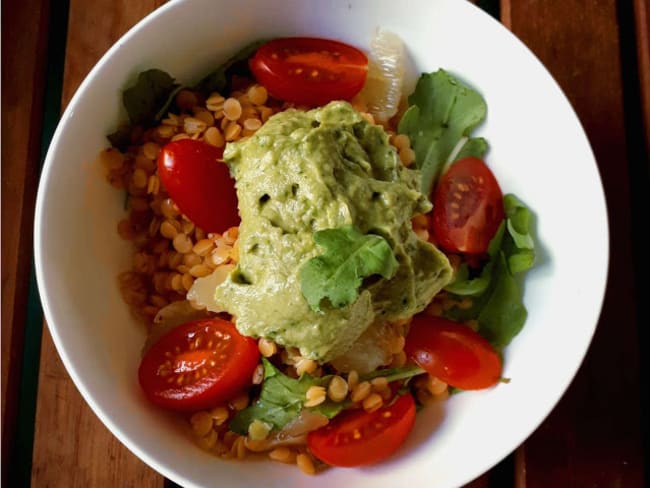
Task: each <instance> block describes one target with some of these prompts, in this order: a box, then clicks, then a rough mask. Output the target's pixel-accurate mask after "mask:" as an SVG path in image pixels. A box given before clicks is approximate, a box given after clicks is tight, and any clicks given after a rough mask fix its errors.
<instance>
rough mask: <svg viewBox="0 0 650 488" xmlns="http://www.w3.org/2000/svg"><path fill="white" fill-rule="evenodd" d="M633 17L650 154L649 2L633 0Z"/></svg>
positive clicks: (642, 107) (647, 144)
mask: <svg viewBox="0 0 650 488" xmlns="http://www.w3.org/2000/svg"><path fill="white" fill-rule="evenodd" d="M634 18H635V21H636V22H635V24H636V25H635V27H636V29H635V30H636V46H637V57H638V65H639V87H640V98H641V110H642V117H643V126H644V129H645V145H646V154H650V4H649V3H648V1H647V0H635V1H634Z"/></svg>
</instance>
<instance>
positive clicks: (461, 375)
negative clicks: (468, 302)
mask: <svg viewBox="0 0 650 488" xmlns="http://www.w3.org/2000/svg"><path fill="white" fill-rule="evenodd" d="M404 352H406V354H407V356H408V357H409V358H411V359H412V360H413V361H415V363H416V364H417V365H418V366H420V367H421V368H422V369H424V370H426V371H427V373H429V374H430V375H432V376H435V377H436V378H438V379H440V380H442V381H444V382H445V383H447V384H449V385H451V386H455V387H456V388H461V389H463V390H478V389H481V388H488V387H490V386H494V385H495V384H496V383H498V382H499V380H500V378H501V368H502V365H501V358H500V357H499V355H498V354H497V352H496V351H495V350H494V348H493V347H492V346H491V345H490V343H489V342H488V341H486V340H485V339H483V337H481V336H480V335H479V334H478V333H476V332H474V331H473V330H472V329H470V328H469V327H468V326H466V325H464V324H460V323H458V322H453V321H451V320H447V319H444V318H442V317H431V316H428V315H416V316H415V317H413V321H412V322H411V327H410V329H409V334H408V336H407V337H406V344H405V346H404Z"/></svg>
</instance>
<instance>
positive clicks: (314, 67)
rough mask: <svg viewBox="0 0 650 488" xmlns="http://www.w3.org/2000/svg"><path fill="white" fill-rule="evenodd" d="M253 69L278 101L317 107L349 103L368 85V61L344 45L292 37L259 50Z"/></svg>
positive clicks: (253, 61) (258, 79) (272, 42)
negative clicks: (337, 101) (338, 102)
mask: <svg viewBox="0 0 650 488" xmlns="http://www.w3.org/2000/svg"><path fill="white" fill-rule="evenodd" d="M250 68H251V71H252V72H253V74H254V75H255V78H257V81H258V82H259V83H261V84H262V85H264V87H265V88H266V89H267V90H268V92H269V93H270V94H271V95H272V96H274V97H275V98H278V99H280V100H283V101H286V102H292V103H297V104H300V105H308V106H312V107H314V106H319V105H325V104H326V103H328V102H331V101H332V100H350V99H351V98H352V97H354V96H355V95H356V94H357V93H359V92H360V91H361V88H363V85H364V83H365V82H366V75H367V74H368V58H367V57H366V55H365V54H364V53H363V52H361V51H359V50H358V49H356V48H354V47H352V46H348V45H347V44H343V43H342V42H338V41H332V40H329V39H316V38H312V37H289V38H284V39H275V40H273V41H270V42H267V43H266V44H264V45H263V46H262V47H260V48H259V49H258V50H257V52H256V53H255V55H254V56H253V58H252V59H251V60H250Z"/></svg>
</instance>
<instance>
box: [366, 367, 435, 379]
mask: <svg viewBox="0 0 650 488" xmlns="http://www.w3.org/2000/svg"><path fill="white" fill-rule="evenodd" d="M424 373H426V371H424V370H423V369H422V368H420V367H419V366H415V365H408V366H401V367H398V368H386V369H378V370H375V371H371V372H370V373H367V374H364V375H361V377H360V378H359V380H360V381H370V380H372V379H375V378H379V377H380V376H383V377H384V378H386V381H388V382H389V383H391V382H393V381H400V380H409V379H411V378H413V377H414V376H419V375H421V374H424Z"/></svg>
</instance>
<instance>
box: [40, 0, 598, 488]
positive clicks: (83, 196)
mask: <svg viewBox="0 0 650 488" xmlns="http://www.w3.org/2000/svg"><path fill="white" fill-rule="evenodd" d="M379 26H381V27H383V28H387V29H390V30H392V31H394V32H396V33H397V34H398V35H399V36H400V37H401V38H402V39H403V40H404V42H405V44H406V46H407V50H408V53H409V56H410V60H411V61H412V64H413V66H414V67H415V68H416V69H417V70H418V72H420V71H434V70H436V69H437V68H438V67H444V68H446V69H448V70H450V71H451V72H453V73H455V74H457V75H459V76H461V77H462V78H463V79H464V80H466V81H467V82H469V83H470V84H471V85H473V86H474V87H476V88H478V89H479V90H480V91H481V93H482V94H483V95H484V97H485V99H486V100H487V104H488V118H487V122H486V123H485V124H483V126H482V127H481V128H480V130H479V133H480V134H481V135H483V136H484V137H486V138H487V139H488V141H489V143H490V152H489V154H488V163H489V165H490V166H491V167H492V168H493V170H494V172H495V174H496V176H497V178H498V180H499V181H500V184H501V187H502V188H503V189H504V191H505V192H514V193H516V194H517V195H518V196H519V197H520V198H522V199H523V200H524V201H525V202H526V203H527V204H529V205H530V207H531V208H532V209H534V211H535V213H536V214H537V222H538V223H537V235H538V240H539V243H540V245H539V247H540V249H539V259H538V264H537V267H536V268H535V269H534V270H533V271H532V272H530V274H529V276H528V278H527V280H526V283H525V304H526V306H527V307H528V310H529V318H528V321H527V323H526V326H525V328H524V330H523V331H522V332H521V334H519V336H518V337H517V338H516V339H515V340H514V341H513V342H512V344H511V345H510V346H509V347H508V348H507V351H506V353H505V372H504V374H505V376H507V377H510V378H512V382H511V383H510V384H507V385H505V384H504V385H500V386H498V387H497V388H494V389H492V390H489V391H481V392H477V393H463V394H460V395H455V396H453V397H452V398H451V399H450V400H449V401H448V402H447V403H446V404H445V405H444V407H443V408H442V409H438V410H435V409H425V410H424V411H423V412H421V413H420V414H419V415H418V418H417V423H416V427H415V431H414V432H413V434H412V435H411V437H410V438H409V440H408V442H407V443H406V445H405V446H404V447H403V448H402V449H400V451H399V453H398V454H397V455H396V456H395V457H393V458H392V459H391V460H390V461H388V462H385V463H383V464H381V465H378V466H375V467H371V468H364V469H332V470H329V471H327V472H326V473H325V474H322V475H319V476H317V477H314V478H307V477H306V476H305V475H303V474H301V473H300V472H299V470H297V469H295V467H291V466H285V465H281V464H277V463H271V462H253V463H248V464H243V463H241V462H225V461H221V460H219V459H217V458H214V457H212V456H210V455H208V454H206V453H205V452H202V451H201V450H200V449H199V448H198V447H196V446H195V445H194V444H193V442H192V441H191V440H190V438H189V436H188V435H187V433H186V431H185V430H184V428H183V427H182V426H181V423H180V421H179V420H178V418H176V417H174V416H173V415H169V414H167V413H165V412H162V411H160V410H158V409H156V408H154V407H153V406H151V405H149V404H148V403H147V402H146V401H145V399H144V398H143V396H142V395H141V393H140V390H139V387H138V383H137V379H136V371H137V367H138V363H139V358H140V349H141V346H142V343H143V341H144V331H143V329H142V327H141V326H139V325H137V324H136V323H135V322H134V321H133V320H132V318H131V317H130V316H129V313H128V311H127V307H126V306H125V305H124V304H123V302H122V300H121V298H120V294H119V291H118V288H117V283H116V275H117V273H118V271H120V270H124V269H127V268H128V266H129V262H130V260H129V256H130V248H129V245H128V244H126V243H124V242H122V241H121V240H120V239H119V238H118V236H117V233H116V223H117V221H118V220H119V219H120V218H121V217H122V215H123V209H122V200H123V196H122V195H121V193H120V192H117V191H115V190H113V189H112V188H111V187H110V186H109V185H107V184H106V183H105V181H104V179H103V177H102V174H101V171H100V168H98V167H97V165H95V164H94V163H93V161H94V160H95V157H96V154H97V153H98V151H99V150H100V149H102V148H103V147H104V146H105V145H106V139H105V137H104V136H105V134H107V133H108V132H110V131H111V130H113V129H114V128H115V126H116V124H117V122H118V120H120V119H123V118H124V117H125V114H124V112H123V110H122V109H121V102H120V100H121V99H120V91H121V89H122V88H124V87H125V85H126V84H127V83H128V82H130V81H132V80H133V79H134V76H135V75H136V74H137V73H138V72H139V71H141V70H143V69H147V68H151V67H159V68H162V69H164V70H166V71H168V72H169V73H171V74H172V75H173V76H175V77H176V78H177V79H179V80H183V81H187V82H192V81H195V80H198V79H199V78H200V77H201V75H202V74H205V73H206V72H208V71H209V70H210V69H211V68H213V67H215V66H217V65H218V64H219V63H220V62H221V61H223V60H224V59H226V58H227V57H228V55H230V54H231V53H233V52H234V51H235V50H236V49H238V48H239V47H241V46H243V45H245V44H247V43H248V42H250V41H253V40H256V39H259V38H271V37H275V36H287V35H311V36H321V37H329V38H337V39H341V40H343V41H345V42H348V43H351V44H353V45H357V46H360V47H367V46H368V45H369V42H370V39H371V38H372V36H373V33H374V31H375V29H376V28H377V27H379ZM468 33H470V34H469V35H468ZM576 185H578V186H576ZM576 191H579V192H580V197H579V198H576ZM35 247H36V251H35V252H36V266H37V276H38V283H39V287H40V292H41V298H42V301H43V306H44V310H45V315H46V318H47V321H48V324H49V327H50V331H51V333H52V337H53V338H54V342H55V344H56V347H57V349H58V351H59V354H60V355H61V358H62V359H63V362H64V364H65V366H66V368H67V370H68V372H69V373H70V375H71V376H72V379H73V380H74V382H75V384H76V386H77V387H78V388H79V390H80V391H81V393H82V394H83V396H84V398H85V399H86V401H87V402H88V404H89V405H90V406H91V408H92V409H93V410H94V411H95V413H96V414H97V415H98V416H99V417H100V418H101V420H102V421H103V422H104V423H105V424H106V425H107V426H108V428H109V429H110V430H111V432H113V434H114V435H115V436H116V437H118V438H119V439H120V440H121V441H122V442H123V443H124V444H125V445H126V446H127V447H128V448H129V449H130V450H131V451H133V452H134V453H135V454H136V455H137V456H139V457H140V458H141V459H142V460H144V461H145V462H146V463H147V464H149V465H150V466H152V467H153V468H154V469H156V470H158V471H159V472H160V473H162V474H164V475H165V476H167V477H169V478H171V479H172V480H174V481H176V482H178V483H180V484H181V485H184V486H186V487H190V486H214V485H215V484H216V483H219V484H220V485H222V486H242V487H244V486H246V487H248V486H255V485H254V483H258V484H259V486H282V487H286V486H306V485H307V484H309V486H312V487H318V486H323V487H324V486H355V487H357V488H361V487H365V486H368V487H373V488H378V487H381V486H386V487H394V486H405V485H406V483H407V482H409V483H417V482H424V483H426V486H433V487H438V488H441V487H451V486H458V485H462V484H463V483H465V482H468V481H470V480H471V479H473V478H474V477H476V476H478V475H480V474H481V473H482V472H484V471H486V470H488V469H489V468H490V467H491V466H492V465H494V464H495V463H497V462H498V461H499V460H500V459H502V458H503V457H505V456H506V455H507V454H508V453H510V452H511V451H512V450H513V449H514V448H516V447H517V446H518V445H519V444H520V443H521V442H522V441H524V440H525V439H526V437H527V436H528V435H530V434H531V432H532V431H533V430H534V429H535V428H536V427H537V426H538V425H539V424H540V422H541V421H542V420H543V419H544V418H545V417H546V415H547V414H548V413H549V412H550V411H551V409H552V408H553V406H554V405H555V404H556V402H557V401H558V400H559V398H560V397H561V396H562V394H563V392H564V391H565V389H566V388H567V386H568V385H569V383H570V381H571V379H572V378H573V376H574V374H575V372H576V370H577V369H578V366H579V365H580V362H581V360H582V358H583V356H584V354H585V352H586V350H587V347H588V345H589V342H590V339H591V337H592V334H593V332H594V328H595V325H596V322H597V319H598V315H599V312H600V307H601V303H602V298H603V293H604V287H605V281H606V274H607V263H608V229H607V218H606V209H605V200H604V197H603V192H602V187H601V183H600V179H599V175H598V172H597V168H596V165H595V162H594V158H593V155H592V152H591V149H590V147H589V144H588V142H587V139H586V137H585V134H584V132H583V130H582V128H581V126H580V124H579V122H578V119H577V117H576V115H575V113H574V112H573V110H572V109H571V107H570V105H569V103H568V101H567V100H566V98H565V96H564V95H563V94H562V93H561V91H560V89H559V87H558V86H557V85H556V83H555V82H554V81H553V79H552V78H551V76H550V75H549V73H548V72H547V71H546V70H545V69H544V67H543V66H542V65H541V64H540V62H539V61H538V60H537V59H536V58H535V57H534V56H533V55H532V54H531V53H530V52H529V51H528V50H527V49H526V48H525V47H524V45H523V44H521V43H520V42H519V41H518V40H517V39H516V38H515V37H514V36H513V35H512V34H510V33H509V32H508V31H507V30H506V29H505V28H504V27H503V26H502V25H500V24H499V23H498V22H496V21H495V20H493V19H492V18H490V17H489V16H488V15H486V14H485V13H483V12H482V11H481V10H479V9H478V8H475V7H474V6H472V5H471V4H469V3H466V2H460V1H456V0H410V1H407V2H403V3H402V4H400V5H399V6H398V4H397V3H396V2H394V1H392V0H376V1H372V2H370V1H363V0H335V1H332V0H330V1H327V2H316V1H303V0H274V1H273V2H269V1H265V0H239V1H236V2H233V1H225V0H224V1H216V0H187V1H177V2H171V3H169V4H167V5H165V6H164V7H162V8H160V9H158V10H157V11H156V12H154V13H153V14H152V15H150V16H149V17H147V18H146V19H144V20H143V21H142V22H140V23H139V24H138V25H137V26H136V27H134V28H133V29H132V30H131V31H129V32H128V33H127V34H126V35H125V36H124V37H123V38H122V39H120V40H119V41H118V42H117V44H115V46H113V47H112V48H111V49H110V51H109V52H108V53H107V54H106V55H105V56H104V57H103V58H102V59H101V60H100V61H99V63H98V64H97V65H96V66H95V68H94V69H93V70H92V71H91V73H90V74H89V75H88V77H87V78H86V80H85V81H84V82H83V84H82V85H81V87H80V88H79V90H78V91H77V93H76V95H75V96H74V98H73V99H72V101H71V102H70V105H69V106H68V108H67V110H66V111H65V114H64V115H63V118H62V119H61V123H60V124H59V127H58V129H57V131H56V134H55V135H54V139H53V141H52V144H51V146H50V150H49V152H48V155H47V160H46V163H45V168H44V171H43V175H42V178H41V183H40V188H39V194H38V202H37V211H36V228H35ZM107 469H111V468H110V467H108V466H107Z"/></svg>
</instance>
